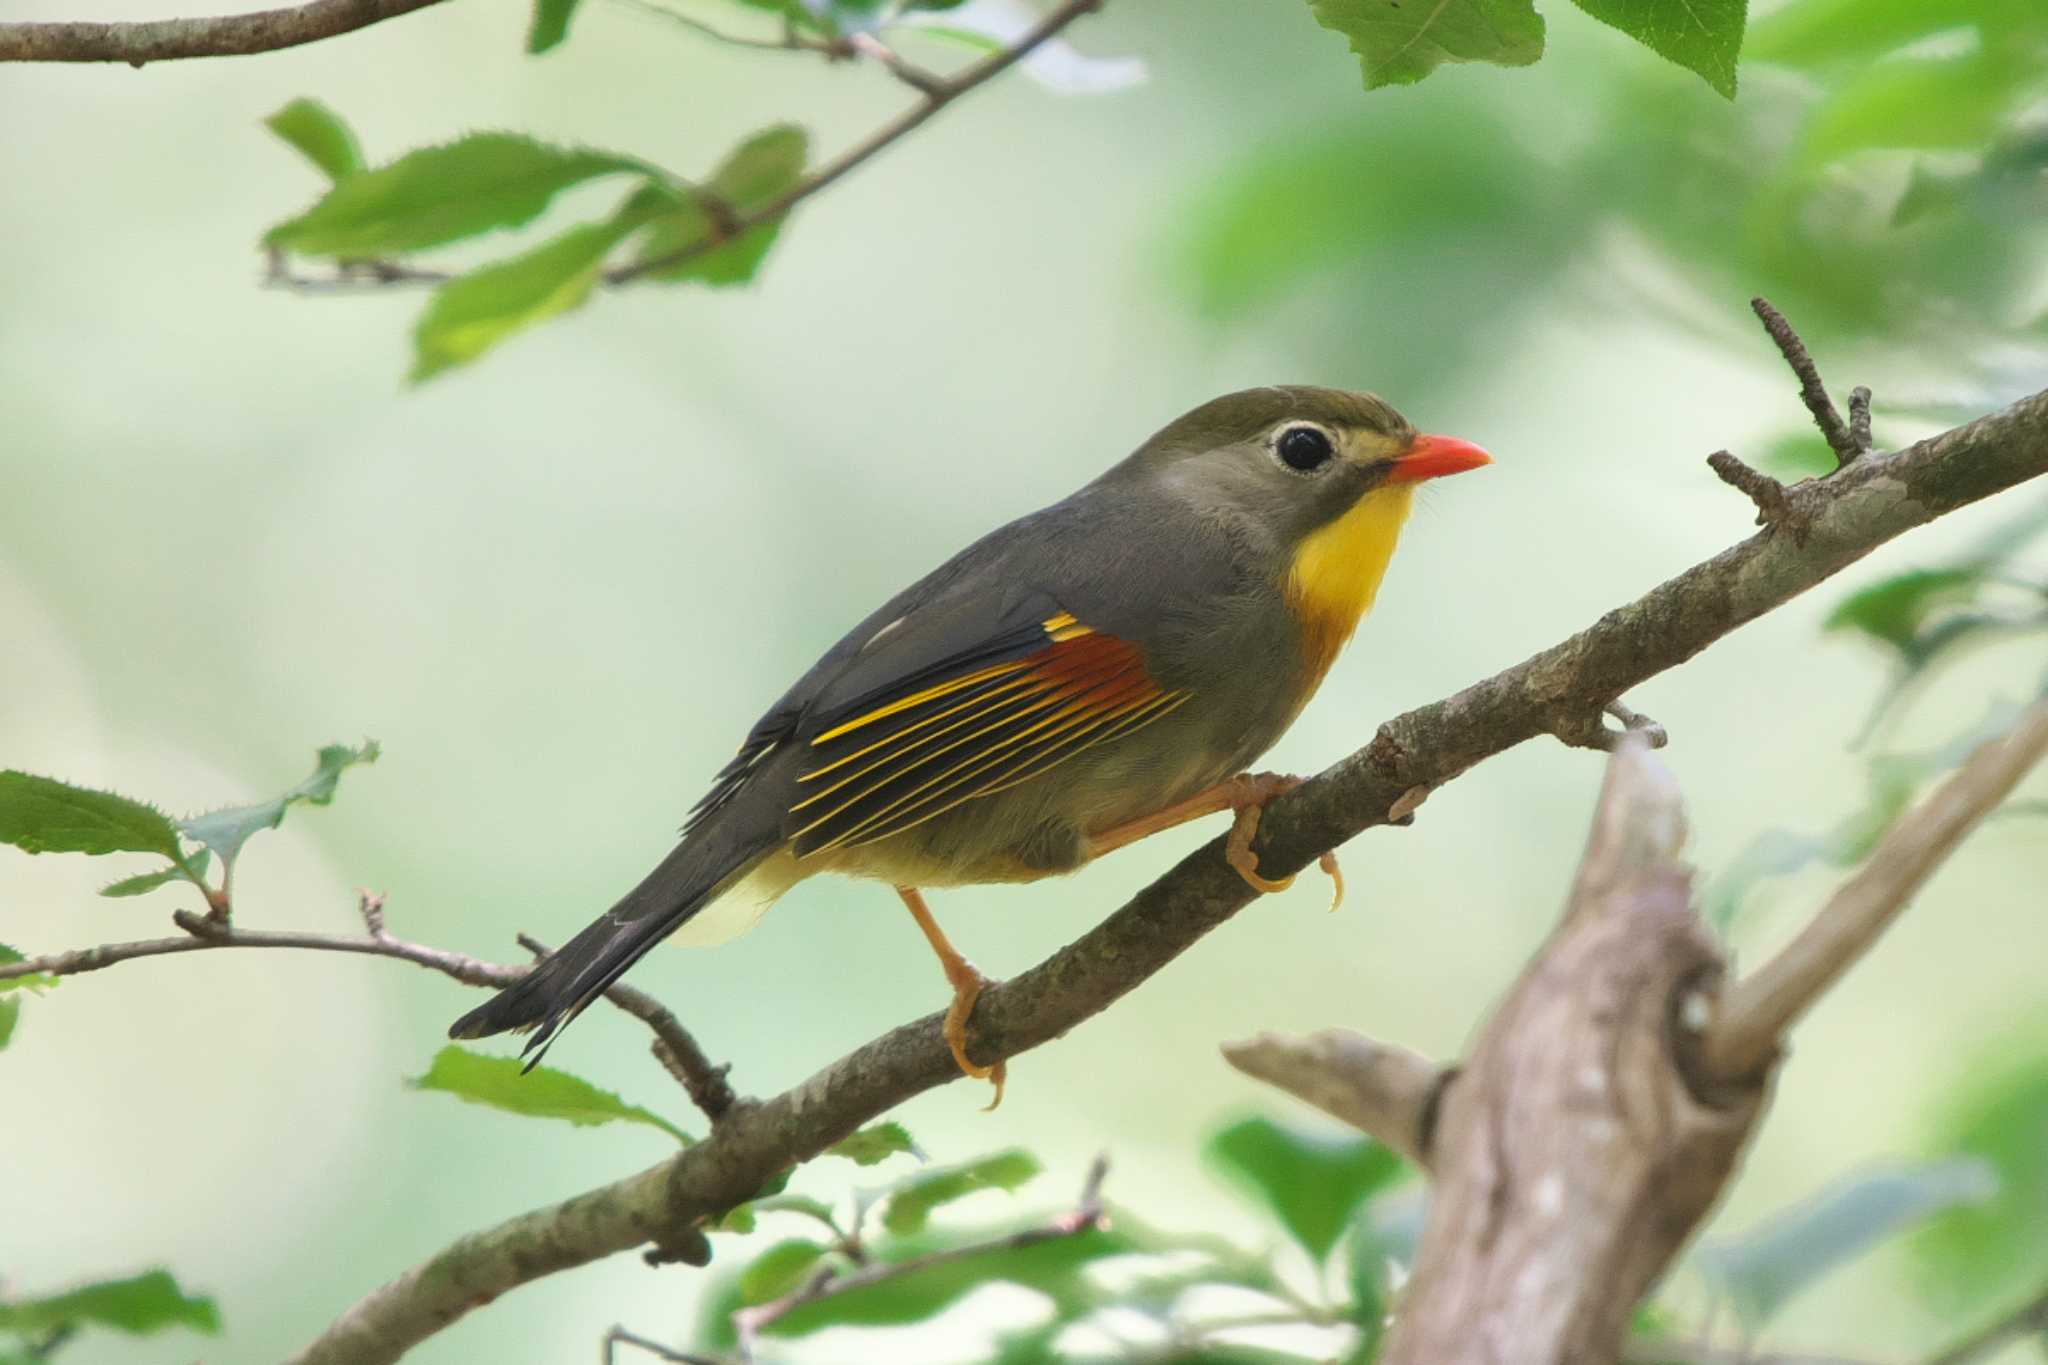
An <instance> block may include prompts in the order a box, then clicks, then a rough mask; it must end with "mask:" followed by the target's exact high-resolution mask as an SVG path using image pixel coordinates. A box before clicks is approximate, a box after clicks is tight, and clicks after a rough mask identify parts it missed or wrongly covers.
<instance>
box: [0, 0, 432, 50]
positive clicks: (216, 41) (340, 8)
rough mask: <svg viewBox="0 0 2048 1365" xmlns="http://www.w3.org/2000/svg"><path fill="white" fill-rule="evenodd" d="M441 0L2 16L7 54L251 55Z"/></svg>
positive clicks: (0, 43) (334, 0)
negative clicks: (198, 12) (87, 17)
mask: <svg viewBox="0 0 2048 1365" xmlns="http://www.w3.org/2000/svg"><path fill="white" fill-rule="evenodd" d="M439 3H441V0H309V3H307V4H304V5H293V6H290V7H289V8H286V9H267V10H258V11H256V12H255V13H253V14H228V15H222V16H220V17H218V18H212V19H150V20H145V21H142V22H139V23H77V22H74V23H48V24H30V23H22V24H0V62H126V63H128V64H129V65H130V66H142V65H143V64H145V63H147V62H166V61H176V60H180V59H183V58H187V57H244V56H248V55H250V54H252V53H257V52H275V51H277V50H278V49H280V48H287V47H298V46H300V45H301V44H304V43H317V42H319V41H320V40H321V39H323V38H334V37H338V36H340V35H341V34H344V33H353V32H355V31H356V30H357V29H359V28H368V27H369V26H370V25H371V24H378V23H382V22H383V21H384V20H386V19H396V18H397V17H398V16H400V15H402V14H411V13H412V12H413V11H414V10H422V9H425V8H427V7H428V6H429V5H437V4H439Z"/></svg>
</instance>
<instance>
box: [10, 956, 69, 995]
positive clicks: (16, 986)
mask: <svg viewBox="0 0 2048 1365" xmlns="http://www.w3.org/2000/svg"><path fill="white" fill-rule="evenodd" d="M26 961H28V958H26V957H25V956H23V955H22V953H21V951H20V950H19V949H16V948H11V947H9V946H8V945H7V944H5V943H0V966H8V965H11V964H13V963H16V962H26ZM60 980H62V978H61V977H55V976H51V975H50V974H49V973H48V972H35V973H33V974H31V975H29V976H10V977H8V978H7V979H6V980H4V981H0V995H6V994H7V993H8V992H10V991H35V992H36V993H37V994H41V993H42V992H44V991H47V990H52V989H54V988H55V987H56V985H57V983H58V981H60Z"/></svg>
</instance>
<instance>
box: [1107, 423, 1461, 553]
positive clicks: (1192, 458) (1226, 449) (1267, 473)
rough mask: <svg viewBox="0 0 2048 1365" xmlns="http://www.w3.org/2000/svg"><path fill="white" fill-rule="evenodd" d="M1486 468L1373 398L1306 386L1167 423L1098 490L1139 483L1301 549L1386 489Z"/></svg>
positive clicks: (1457, 445) (1404, 493)
mask: <svg viewBox="0 0 2048 1365" xmlns="http://www.w3.org/2000/svg"><path fill="white" fill-rule="evenodd" d="M1484 462H1485V456H1484V453H1483V452H1481V451H1479V449H1478V447H1476V446H1471V445H1469V444H1467V443H1466V442H1463V441H1455V440H1451V439H1450V438H1446V437H1436V436H1421V435H1418V434H1417V432H1416V430H1415V428H1414V427H1413V426H1412V425H1410V424H1409V422H1408V419H1407V418H1405V417H1403V416H1402V415H1401V414H1400V413H1398V412H1396V411H1394V409H1393V408H1392V407H1391V406H1390V405H1389V404H1388V403H1386V402H1385V401H1384V400H1382V399H1380V398H1378V397H1375V396H1374V395H1372V394H1369V393H1348V392H1346V391H1344V390H1342V389H1321V388H1311V387H1308V386H1306V385H1275V386H1272V387H1268V388H1262V389H1246V390H1244V391H1242V392H1240V393H1231V394H1225V395H1224V396H1223V397H1221V398H1215V399H1211V400H1210V401H1209V402H1207V403H1204V404H1202V406H1200V407H1198V408H1196V409H1195V410H1194V411H1192V412H1190V413H1188V414H1186V415H1185V416H1183V417H1180V418H1178V419H1176V420H1175V421H1173V422H1171V423H1169V424H1168V425H1167V426H1166V427H1165V428H1164V429H1162V430H1161V431H1159V432H1158V433H1157V434H1155V435H1154V436H1153V437H1152V438H1151V439H1150V440H1148V441H1146V442H1145V444H1144V445H1142V446H1140V447H1139V448H1138V450H1137V451H1136V453H1134V454H1132V455H1131V456H1130V457H1129V458H1128V459H1126V460H1124V461H1123V462H1122V463H1121V464H1119V465H1117V466H1116V467H1115V468H1114V469H1112V470H1110V471H1109V473H1107V474H1105V475H1104V476H1103V479H1102V482H1104V483H1111V482H1118V483H1120V482H1123V481H1126V480H1142V481H1144V482H1148V483H1151V484H1153V485H1154V486H1155V487H1159V488H1162V489H1163V490H1165V491H1168V492H1171V493H1174V494H1176V495H1178V496H1180V497H1182V498H1184V499H1186V500H1187V501H1189V502H1190V503H1192V504H1193V505H1194V506H1196V507H1197V508H1199V509H1200V510H1201V511H1203V512H1204V513H1205V514H1207V515H1211V516H1222V517H1225V518H1228V519H1230V520H1233V521H1249V522H1253V523H1256V524H1257V525H1259V526H1260V527H1262V528H1264V529H1265V530H1267V531H1268V532H1269V533H1271V534H1273V535H1275V536H1276V537H1277V538H1278V539H1279V540H1280V541H1281V542H1282V543H1283V544H1298V543H1299V542H1300V541H1301V540H1302V539H1304V538H1305V537H1307V536H1308V535H1309V534H1310V533H1312V532H1314V531H1315V530H1316V529H1317V528H1319V527H1322V526H1324V525H1327V524H1328V523H1330V522H1332V521H1334V520H1336V519H1337V518H1338V517H1341V516H1342V515H1344V513H1345V512H1347V511H1349V510H1350V509H1351V508H1352V507H1354V506H1355V505H1357V504H1358V503H1359V501H1360V500H1361V499H1363V498H1366V497H1368V496H1370V495H1372V494H1373V493H1375V492H1376V491H1379V490H1382V489H1394V488H1398V489H1400V490H1401V497H1402V499H1403V501H1404V503H1405V499H1406V496H1407V493H1408V491H1409V486H1410V485H1412V484H1413V483H1415V482H1416V481H1417V480H1420V479H1426V478H1433V477H1435V476H1436V475H1438V474H1448V473H1454V472H1456V471H1457V470H1459V469H1470V468H1472V467H1474V465H1475V464H1481V463H1484Z"/></svg>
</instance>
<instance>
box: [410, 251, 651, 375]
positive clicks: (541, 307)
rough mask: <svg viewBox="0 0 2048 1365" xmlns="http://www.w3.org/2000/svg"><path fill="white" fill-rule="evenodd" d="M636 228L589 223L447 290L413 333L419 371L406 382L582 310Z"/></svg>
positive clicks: (441, 291) (438, 293)
mask: <svg viewBox="0 0 2048 1365" xmlns="http://www.w3.org/2000/svg"><path fill="white" fill-rule="evenodd" d="M631 230H632V229H631V228H630V227H621V226H620V225H619V224H617V223H586V224H584V225H583V226H581V227H574V228H570V229H569V230H568V231H567V232H565V233H563V234H562V235H561V236H559V237H556V238H554V239H553V240H551V241H548V242H545V243H543V244H541V245H540V246H537V247H535V248H534V249H533V250H531V251H528V252H526V253H524V254H523V255H519V256H514V257H513V258H512V259H511V260H509V261H500V262H498V263H497V264H495V265H487V266H485V267H483V268H482V269H481V270H472V271H470V272H469V273H468V274H467V275H463V276H461V277H460V278H458V279H454V280H450V281H449V282H448V283H447V284H444V285H442V286H441V287H440V288H439V289H436V290H435V291H434V300H433V302H432V303H430V304H428V305H427V311H426V312H425V313H423V314H421V315H420V320H419V323H418V324H417V325H416V326H415V327H414V328H413V351H414V356H413V365H412V371H411V373H410V374H408V375H407V376H406V377H407V378H408V379H409V380H411V382H413V383H415V384H419V383H423V382H425V381H426V380H429V379H432V378H433V377H434V376H435V375H437V374H440V373H441V372H442V371H444V370H450V369H453V368H455V367H456V366H458V365H466V364H468V363H469V362H470V361H472V360H475V359H476V358H477V357H478V356H480V355H482V354H483V353H484V352H485V351H488V350H490V349H491V348H492V347H493V346H496V345H497V344H498V343H499V342H501V341H504V340H505V339H506V338H508V337H510V336H512V335H514V334H515V333H518V332H522V331H524V330H525V329H527V328H528V327H531V326H533V325H534V324H535V323H538V322H545V321H546V320H547V319H549V318H552V317H558V316H560V315H561V314H563V313H567V312H570V311H572V310H574V309H577V308H580V307H582V306H583V304H584V303H585V301H587V300H588V299H589V298H590V292H591V290H593V289H595V288H596V287H597V282H598V279H599V278H600V277H601V276H602V275H603V274H604V261H605V256H606V255H607V254H608V253H609V252H610V251H611V249H612V248H613V247H615V246H617V245H618V244H619V242H620V241H621V240H622V239H623V238H624V237H625V236H626V234H627V233H628V232H630V231H631Z"/></svg>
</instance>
